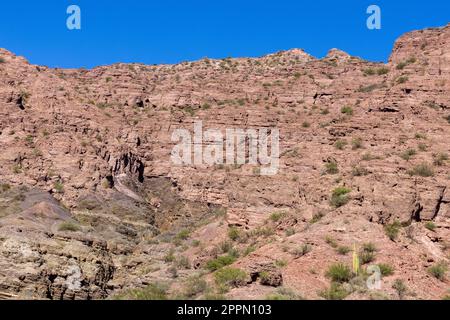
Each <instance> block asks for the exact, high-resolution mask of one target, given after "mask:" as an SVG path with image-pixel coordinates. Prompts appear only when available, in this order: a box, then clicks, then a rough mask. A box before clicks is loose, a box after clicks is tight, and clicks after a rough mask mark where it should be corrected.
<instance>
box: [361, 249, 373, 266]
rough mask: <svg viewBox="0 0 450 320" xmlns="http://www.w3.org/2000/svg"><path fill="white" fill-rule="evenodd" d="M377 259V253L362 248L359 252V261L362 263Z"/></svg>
mask: <svg viewBox="0 0 450 320" xmlns="http://www.w3.org/2000/svg"><path fill="white" fill-rule="evenodd" d="M374 259H375V254H374V253H373V252H369V251H365V250H362V251H361V252H360V253H359V261H360V262H361V264H367V263H369V262H372V261H373V260H374Z"/></svg>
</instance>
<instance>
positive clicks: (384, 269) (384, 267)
mask: <svg viewBox="0 0 450 320" xmlns="http://www.w3.org/2000/svg"><path fill="white" fill-rule="evenodd" d="M378 268H380V272H381V275H382V276H383V277H387V276H390V275H393V274H394V267H392V266H391V265H389V264H386V263H379V264H378Z"/></svg>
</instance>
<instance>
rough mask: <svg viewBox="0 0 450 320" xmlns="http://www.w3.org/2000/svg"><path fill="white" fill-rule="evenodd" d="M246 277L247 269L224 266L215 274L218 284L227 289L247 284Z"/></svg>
mask: <svg viewBox="0 0 450 320" xmlns="http://www.w3.org/2000/svg"><path fill="white" fill-rule="evenodd" d="M246 278H247V274H246V273H245V271H243V270H241V269H237V268H231V267H226V268H222V269H220V270H218V271H217V272H216V273H215V274H214V279H215V281H216V284H217V285H218V286H219V287H221V288H223V289H225V290H226V289H228V288H229V287H238V286H240V285H243V284H245V280H246Z"/></svg>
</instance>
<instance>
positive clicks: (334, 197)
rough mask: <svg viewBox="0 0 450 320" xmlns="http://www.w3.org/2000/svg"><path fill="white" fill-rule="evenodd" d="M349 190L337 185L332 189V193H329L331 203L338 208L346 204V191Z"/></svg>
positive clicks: (347, 198)
mask: <svg viewBox="0 0 450 320" xmlns="http://www.w3.org/2000/svg"><path fill="white" fill-rule="evenodd" d="M350 191H351V190H350V189H348V188H345V187H338V188H336V189H334V190H333V193H332V194H331V201H330V202H331V205H332V206H334V207H336V208H339V207H342V206H343V205H345V204H347V203H348V201H349V196H348V193H350Z"/></svg>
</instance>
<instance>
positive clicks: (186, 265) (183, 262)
mask: <svg viewBox="0 0 450 320" xmlns="http://www.w3.org/2000/svg"><path fill="white" fill-rule="evenodd" d="M175 265H176V266H177V267H178V268H183V269H190V268H191V262H190V261H189V259H188V258H187V257H185V256H179V257H178V259H176V261H175Z"/></svg>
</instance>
